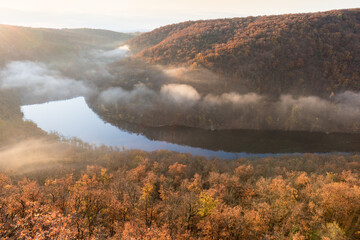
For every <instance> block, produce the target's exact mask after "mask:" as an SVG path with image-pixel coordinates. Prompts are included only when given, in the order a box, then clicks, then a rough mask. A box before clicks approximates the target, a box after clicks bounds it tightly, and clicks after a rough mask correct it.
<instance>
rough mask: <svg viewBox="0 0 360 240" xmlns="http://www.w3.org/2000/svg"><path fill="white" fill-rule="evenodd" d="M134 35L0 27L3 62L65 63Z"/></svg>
mask: <svg viewBox="0 0 360 240" xmlns="http://www.w3.org/2000/svg"><path fill="white" fill-rule="evenodd" d="M133 36H134V35H133V34H127V33H118V32H113V31H108V30H98V29H47V28H30V27H18V26H10V25H0V63H1V64H4V63H6V62H9V61H15V60H18V61H23V60H30V61H46V60H50V59H51V60H54V59H55V57H56V60H61V58H62V57H71V56H76V54H77V53H78V52H79V51H80V50H87V49H91V48H109V49H112V48H115V47H117V46H118V45H119V44H120V43H122V42H124V41H125V40H128V39H130V38H132V37H133Z"/></svg>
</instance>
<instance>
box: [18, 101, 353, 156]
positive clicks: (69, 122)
mask: <svg viewBox="0 0 360 240" xmlns="http://www.w3.org/2000/svg"><path fill="white" fill-rule="evenodd" d="M22 111H23V113H24V118H25V119H28V120H31V121H34V122H35V123H36V124H37V125H38V126H39V127H40V128H42V129H43V130H45V131H47V132H58V133H59V134H61V135H63V136H65V137H77V138H79V139H81V140H83V141H86V142H89V143H92V144H96V145H98V146H99V145H102V144H104V145H107V146H117V147H120V148H122V147H125V148H126V149H141V150H146V151H154V150H160V149H167V150H171V151H177V152H183V153H192V154H194V155H202V156H207V157H211V156H217V157H220V158H229V159H235V158H239V157H245V156H246V157H252V156H256V157H264V156H269V155H278V154H290V153H291V154H293V153H305V152H312V153H329V152H359V151H360V147H359V146H360V135H356V134H324V133H305V132H279V131H253V130H223V131H209V130H201V129H194V128H186V127H162V128H147V127H144V126H139V125H134V124H129V123H122V124H121V125H118V126H117V127H115V126H113V125H111V124H109V123H106V122H104V121H103V120H101V119H100V118H99V117H98V116H97V115H96V114H95V113H94V112H93V111H92V110H91V109H90V108H89V107H88V106H87V104H86V102H85V99H84V98H83V97H78V98H74V99H71V100H64V101H56V102H49V103H44V104H38V105H28V106H23V107H22Z"/></svg>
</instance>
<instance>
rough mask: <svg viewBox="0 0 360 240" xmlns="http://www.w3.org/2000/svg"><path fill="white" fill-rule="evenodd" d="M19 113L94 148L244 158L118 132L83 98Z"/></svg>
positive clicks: (39, 105) (28, 107)
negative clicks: (104, 147) (165, 151)
mask: <svg viewBox="0 0 360 240" xmlns="http://www.w3.org/2000/svg"><path fill="white" fill-rule="evenodd" d="M21 110H22V112H23V113H24V119H26V120H31V121H33V122H35V123H36V124H37V125H38V126H39V127H40V128H42V129H43V130H45V131H47V132H57V133H59V134H61V135H63V136H64V137H67V138H71V137H77V138H79V139H81V140H83V141H86V142H89V143H91V144H95V145H98V146H100V145H102V144H104V145H107V146H117V147H120V148H122V147H125V148H126V149H141V150H145V151H154V150H161V149H167V150H171V151H178V152H184V153H188V152H189V153H192V154H194V155H203V156H208V157H211V156H218V157H222V158H235V157H236V156H241V155H246V154H245V153H239V154H235V153H227V152H224V151H211V150H206V149H202V148H194V147H189V146H181V145H178V144H172V143H168V142H165V141H152V140H149V139H148V138H146V137H145V136H142V135H140V134H136V133H131V132H127V131H125V130H121V129H119V128H117V127H115V126H112V125H111V124H109V123H105V122H104V121H102V120H101V119H100V118H99V117H98V116H97V115H96V114H95V113H94V112H92V111H91V109H90V108H89V107H88V106H87V104H86V102H85V99H84V97H78V98H74V99H70V100H63V101H55V102H48V103H44V104H36V105H28V106H22V108H21Z"/></svg>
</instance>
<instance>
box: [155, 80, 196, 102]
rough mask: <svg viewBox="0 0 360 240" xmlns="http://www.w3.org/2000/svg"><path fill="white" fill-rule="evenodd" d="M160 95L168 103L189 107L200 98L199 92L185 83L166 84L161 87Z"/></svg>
mask: <svg viewBox="0 0 360 240" xmlns="http://www.w3.org/2000/svg"><path fill="white" fill-rule="evenodd" d="M160 94H161V96H162V97H163V98H164V101H167V100H168V101H170V104H177V105H181V106H184V107H191V106H192V105H194V104H195V103H196V102H198V101H199V100H200V94H199V93H198V92H197V91H196V89H195V88H193V87H192V86H189V85H186V84H167V85H164V86H162V87H161V90H160Z"/></svg>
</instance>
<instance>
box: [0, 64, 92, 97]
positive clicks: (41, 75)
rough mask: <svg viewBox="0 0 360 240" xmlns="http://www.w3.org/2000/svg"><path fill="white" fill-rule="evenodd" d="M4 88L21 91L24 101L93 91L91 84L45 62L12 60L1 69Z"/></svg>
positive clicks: (85, 94)
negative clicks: (51, 67)
mask: <svg viewBox="0 0 360 240" xmlns="http://www.w3.org/2000/svg"><path fill="white" fill-rule="evenodd" d="M0 79H1V80H0V86H1V88H3V89H15V90H18V91H20V93H21V94H20V96H21V98H22V99H21V100H22V102H26V103H36V102H44V101H50V100H61V99H67V98H73V97H76V96H88V95H90V94H92V93H93V90H92V89H91V87H90V86H87V85H86V84H85V83H84V82H81V81H76V80H74V79H71V78H67V77H64V76H62V74H61V73H60V72H59V71H57V70H53V69H50V68H49V67H48V66H47V65H46V64H44V63H36V62H11V63H9V64H8V65H7V66H6V67H5V68H4V69H2V70H1V71H0Z"/></svg>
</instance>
